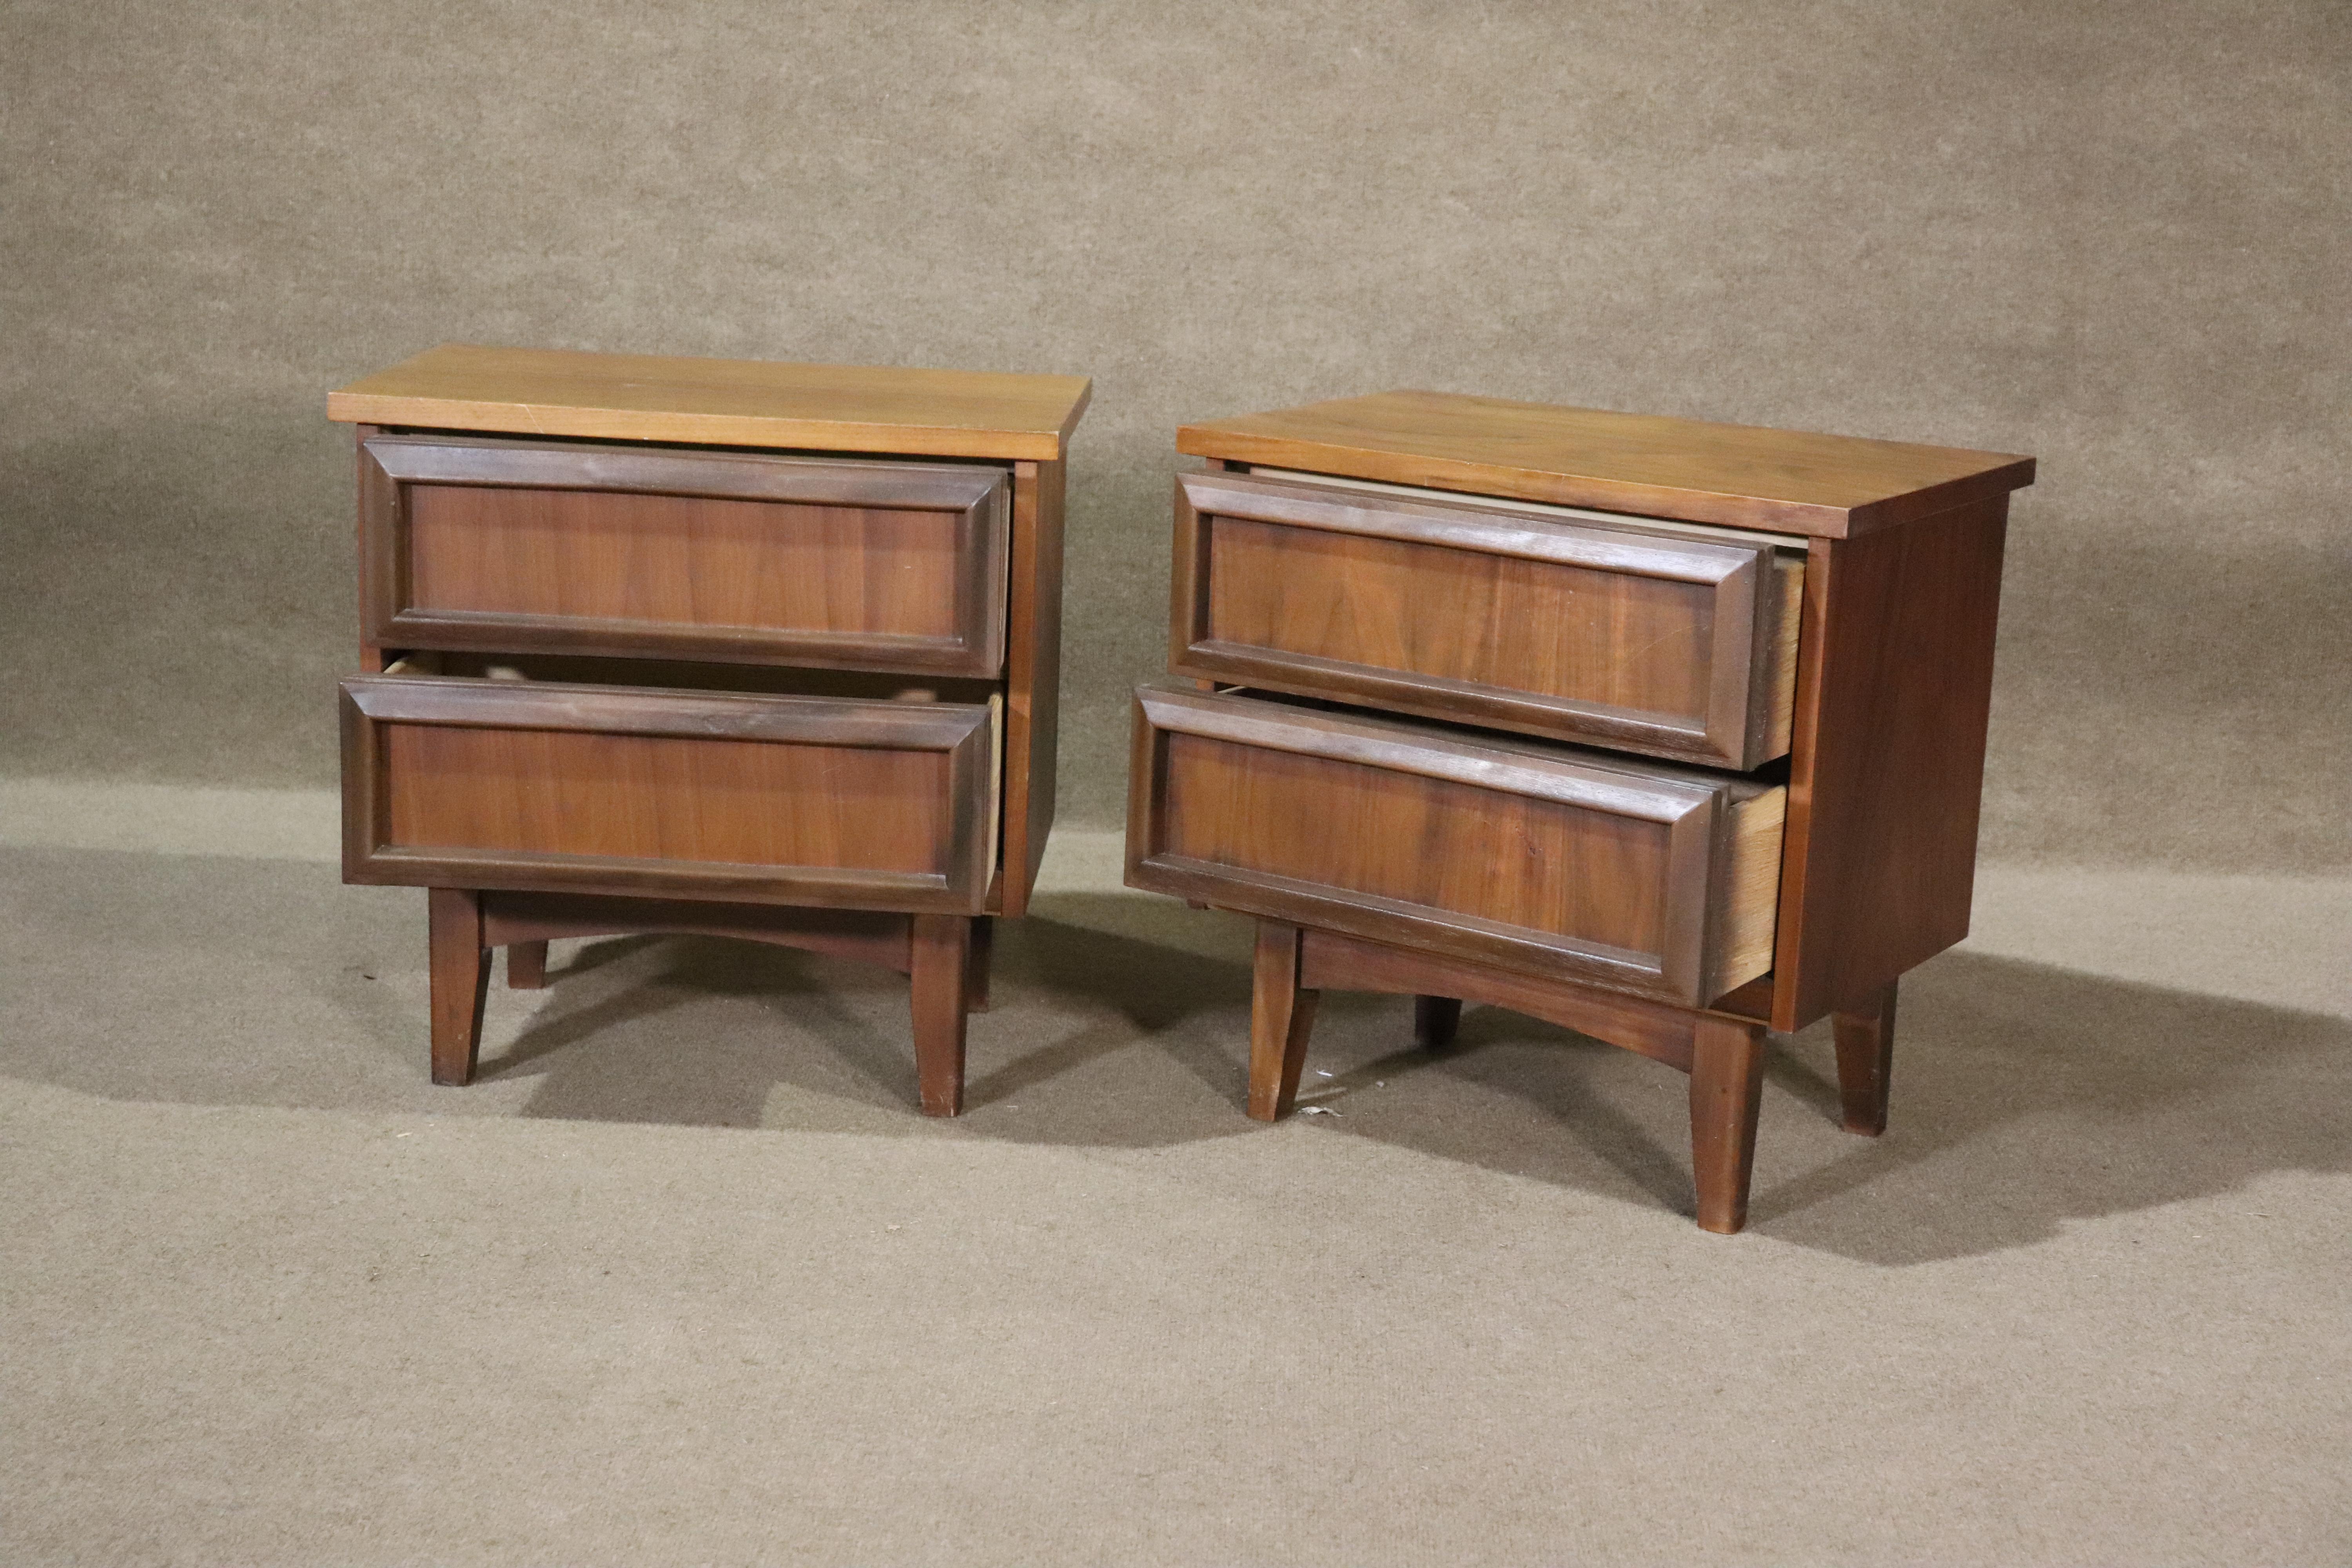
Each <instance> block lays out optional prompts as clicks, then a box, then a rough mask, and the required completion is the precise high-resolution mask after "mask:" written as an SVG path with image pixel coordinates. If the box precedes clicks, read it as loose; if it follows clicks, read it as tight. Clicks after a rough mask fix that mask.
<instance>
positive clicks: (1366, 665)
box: [1170, 474, 1803, 768]
mask: <svg viewBox="0 0 2352 1568" xmlns="http://www.w3.org/2000/svg"><path fill="white" fill-rule="evenodd" d="M1176 489H1177V495H1176V513H1177V515H1176V552H1175V554H1176V569H1175V576H1174V579H1173V585H1172V595H1171V612H1172V614H1171V623H1172V631H1171V657H1170V669H1171V672H1173V673H1176V674H1179V675H1187V676H1193V677H1197V678H1207V679H1221V680H1225V681H1230V682H1234V683H1237V684H1241V685H1247V686H1254V687H1263V688H1266V689H1274V690H1280V691H1290V692H1296V693H1298V694H1301V695H1305V696H1316V697H1330V698H1336V699H1338V700H1343V701H1349V702H1353V703H1359V704H1362V705H1367V706H1372V707H1378V708H1383V709H1389V710H1395V711H1399V712H1407V713H1415V714H1420V715H1423V716H1425V717H1430V718H1441V719H1448V720H1452V721H1457V722H1465V723H1478V724H1486V725H1493V726H1496V727H1498V728H1503V729H1508V730H1514V731H1520V732H1522V733H1528V734H1537V735H1547V736H1551V737H1553V738H1556V739H1561V740H1570V741H1586V742H1594V743H1598V744H1603V745H1611V746H1616V747H1621V748H1623V749H1625V750H1629V751H1636V752H1647V753H1650V754H1653V755H1663V756H1671V757H1678V758H1683V759H1685V760H1691V761H1697V762H1703V763H1712V764H1717V765H1727V766H1732V767H1738V768H1751V767H1755V766H1757V765H1759V763H1763V762H1765V761H1767V760H1769V758H1770V757H1772V756H1776V755H1778V754H1780V751H1781V750H1785V748H1786V744H1787V734H1788V715H1789V713H1790V708H1791V705H1792V702H1793V697H1794V691H1795V676H1796V669H1795V665H1794V662H1793V660H1792V659H1791V658H1790V657H1789V655H1790V653H1791V652H1792V651H1793V650H1792V647H1791V643H1792V640H1793V639H1790V638H1789V637H1785V636H1784V632H1785V630H1786V629H1787V628H1786V626H1784V624H1783V623H1784V622H1787V623H1791V624H1792V623H1793V621H1794V618H1795V612H1796V603H1795V601H1794V599H1793V598H1792V597H1790V595H1788V594H1787V593H1786V592H1785V591H1784V588H1783V582H1782V578H1781V576H1780V564H1779V558H1780V553H1781V552H1778V551H1776V550H1774V549H1773V548H1772V547H1771V546H1770V545H1769V544H1759V543H1754V542H1733V541H1724V540H1713V539H1696V538H1691V537H1687V536H1683V535H1676V534H1673V533H1667V532H1663V531H1659V532H1648V533H1644V532H1643V531H1640V530H1639V529H1637V528H1634V527H1631V526H1624V527H1618V526H1612V525H1606V524H1598V523H1593V522H1589V521H1551V520H1549V519H1544V518H1538V517H1532V516H1528V515H1525V514H1522V513H1517V512H1504V511H1492V510H1480V509H1478V508H1476V507H1474V506H1469V505H1460V506H1444V505H1436V504H1432V503H1430V502H1426V501H1419V500H1402V499H1391V498H1390V497H1387V496H1385V495H1381V494H1378V493H1370V492H1367V491H1364V490H1361V489H1342V488H1339V487H1336V486H1319V487H1318V486H1315V485H1310V484H1301V483H1297V482H1288V481H1284V482H1276V481H1272V480H1266V479H1257V478H1255V477H1254V476H1253V477H1241V476H1233V475H1224V474H1194V475H1185V476H1182V477H1181V478H1180V479H1178V481H1177V487H1176ZM1802 570H1803V568H1802V563H1801V558H1792V559H1791V560H1790V572H1791V573H1792V574H1794V576H1795V580H1796V581H1800V582H1801V574H1802ZM1791 585H1793V584H1791ZM1784 612H1785V613H1784Z"/></svg>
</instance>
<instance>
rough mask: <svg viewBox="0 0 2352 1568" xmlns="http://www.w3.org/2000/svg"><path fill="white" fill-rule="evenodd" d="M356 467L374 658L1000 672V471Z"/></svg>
mask: <svg viewBox="0 0 2352 1568" xmlns="http://www.w3.org/2000/svg"><path fill="white" fill-rule="evenodd" d="M360 453H361V460H360V476H361V478H360V531H361V567H362V585H361V602H362V606H363V610H364V615H363V624H362V635H363V636H364V637H366V638H367V639H368V640H369V641H371V642H373V643H375V644H377V645H379V646H385V647H394V646H396V647H413V648H499V649H544V650H548V651H551V652H563V653H584V654H647V655H656V656H670V657H675V658H718V659H730V658H731V659H752V660H761V661H777V662H785V663H792V664H798V665H803V666H814V667H822V668H842V669H881V670H897V671H903V672H908V673H914V674H923V673H940V674H946V675H965V676H975V677H981V678H991V677H994V676H997V675H999V674H1001V673H1002V672H1003V667H1004V617H1005V608H1006V603H1005V565H1006V557H1007V536H1008V533H1009V531H1010V522H1011V519H1010V493H1011V490H1012V488H1013V487H1012V482H1011V481H1012V476H1011V475H1010V474H1008V473H1007V472H1006V471H1005V470H1004V469H1002V468H984V467H978V466H965V465H952V466H950V465H925V464H919V463H894V464H878V463H849V462H841V461H834V460H822V459H814V458H778V457H765V456H760V455H756V454H742V455H738V456H721V455H718V454H714V453H709V452H679V451H663V450H650V451H642V452H640V451H617V452H616V451H614V450H613V449H611V448H609V447H591V446H585V445H582V444H578V443H572V444H562V445H559V444H554V443H546V442H536V443H530V442H518V441H494V440H488V439H484V438H480V437H457V436H376V437H371V438H369V439H367V440H365V441H362V443H361V445H360Z"/></svg>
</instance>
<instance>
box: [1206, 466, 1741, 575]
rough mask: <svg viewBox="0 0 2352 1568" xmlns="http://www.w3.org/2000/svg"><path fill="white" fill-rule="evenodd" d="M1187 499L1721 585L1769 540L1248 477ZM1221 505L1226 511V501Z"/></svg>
mask: <svg viewBox="0 0 2352 1568" xmlns="http://www.w3.org/2000/svg"><path fill="white" fill-rule="evenodd" d="M1176 483H1177V485H1178V487H1179V488H1180V489H1181V490H1182V491H1183V492H1184V497H1185V500H1186V501H1187V502H1188V503H1189V504H1190V505H1191V506H1192V509H1193V510H1195V511H1196V512H1198V513H1200V514H1201V515H1202V516H1203V517H1231V518H1235V519H1238V520H1241V521H1264V522H1277V523H1283V524H1286V525H1288V526H1290V527H1294V528H1314V529H1321V530H1324V531H1328V532H1332V533H1353V534H1362V535H1365V536H1368V537H1370V538H1375V539H1391V540H1396V541H1398V542H1402V543H1410V544H1427V545H1433V546H1437V547H1441V548H1444V549H1452V550H1468V551H1474V552H1477V553H1479V554H1483V555H1508V556H1515V557H1517V558H1519V559H1521V560H1527V561H1541V562H1546V563H1551V564H1554V565H1561V566H1581V567H1586V568H1589V569H1591V570H1592V571H1597V572H1612V573H1623V574H1630V575H1634V576H1647V577H1667V578H1671V579H1673V580H1675V581H1676V582H1687V583H1705V584H1720V583H1722V582H1723V581H1724V580H1725V579H1726V578H1728V577H1729V576H1731V575H1732V574H1734V573H1736V572H1738V571H1739V570H1740V569H1741V568H1742V567H1745V566H1750V565H1754V564H1757V563H1758V557H1759V555H1760V554H1762V553H1764V552H1768V551H1769V550H1770V549H1771V548H1772V546H1771V545H1770V544H1769V543H1764V544H1753V543H1730V542H1720V541H1716V540H1693V539H1685V538H1682V537H1678V536H1675V535H1671V534H1666V533H1646V534H1645V533H1643V532H1641V531H1639V529H1638V527H1627V526H1624V525H1622V524H1618V523H1615V522H1607V523H1602V522H1585V521H1572V520H1568V519H1549V518H1531V517H1526V516H1521V515H1517V514H1514V513H1509V512H1504V511H1498V510H1482V509H1480V508H1479V507H1478V506H1477V505H1475V503H1474V502H1467V501H1465V502H1461V503H1453V502H1448V503H1445V504H1442V505H1441V504H1435V503H1432V502H1427V501H1419V500H1395V499H1393V498H1382V499H1381V504H1380V505H1377V506H1375V505H1370V504H1367V503H1366V502H1364V501H1360V500H1355V499H1353V498H1352V497H1351V496H1350V495H1349V494H1348V493H1347V492H1344V491H1334V490H1333V489H1329V488H1328V487H1324V486H1318V485H1303V484H1291V483H1286V482H1282V481H1276V480H1269V479H1258V478H1257V477H1256V476H1255V475H1243V474H1180V475H1178V476H1177V479H1176ZM1220 503H1222V504H1220Z"/></svg>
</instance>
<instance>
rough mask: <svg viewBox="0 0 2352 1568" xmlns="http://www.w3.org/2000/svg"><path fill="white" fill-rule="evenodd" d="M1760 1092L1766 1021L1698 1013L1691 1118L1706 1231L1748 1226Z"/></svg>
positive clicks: (1695, 1172) (1732, 1230)
mask: <svg viewBox="0 0 2352 1568" xmlns="http://www.w3.org/2000/svg"><path fill="white" fill-rule="evenodd" d="M1763 1096H1764V1026H1763V1025H1761V1024H1752V1023H1749V1022H1748V1021H1747V1020H1745V1019H1740V1018H1729V1017H1725V1016H1723V1015H1721V1014H1718V1013H1702V1014H1700V1015H1699V1018H1698V1025H1697V1027H1696V1030H1695V1031H1694V1032H1693V1037H1692V1040H1691V1079H1690V1122H1691V1175H1692V1178H1693V1180H1694V1181H1695V1183H1696V1185H1697V1188H1698V1227H1699V1228H1700V1229H1701V1230H1711V1231H1714V1232H1715V1233H1716V1234H1717V1235H1719V1236H1730V1235H1732V1234H1733V1233H1735V1232H1737V1231H1738V1229H1739V1228H1740V1227H1741V1226H1745V1225H1746V1224H1747V1223H1748V1178H1749V1176H1750V1175H1751V1174H1752V1173H1753V1172H1754V1170H1755V1167H1756V1112H1757V1109H1758V1106H1759V1102H1760V1101H1761V1100H1763Z"/></svg>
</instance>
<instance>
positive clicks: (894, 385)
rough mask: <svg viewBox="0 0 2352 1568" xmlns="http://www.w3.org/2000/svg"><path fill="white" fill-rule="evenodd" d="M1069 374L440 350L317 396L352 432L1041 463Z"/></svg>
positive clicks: (1050, 448) (1056, 430) (1068, 395)
mask: <svg viewBox="0 0 2352 1568" xmlns="http://www.w3.org/2000/svg"><path fill="white" fill-rule="evenodd" d="M1092 386H1093V384H1092V383H1091V382H1089V381H1088V380H1087V378H1086V377H1085V376H1081V375H1010V374H1002V373H998V372H991V371H962V370H896V369H880V368H872V367H866V366H860V365H832V364H783V363H770V362H766V361H761V360H725V359H681V358H672V357H666V356H653V355H645V354H604V353H576V352H574V351H572V350H568V349H508V348H484V347H480V346H478V345H476V344H473V343H444V344H442V345H441V346H440V347H439V348H436V349H428V350H426V351H425V353H421V354H418V355H417V356H416V357H415V359H411V360H404V361H403V362H401V363H399V364H396V365H394V366H393V367H392V368H391V369H389V370H383V371H378V372H377V373H376V374H373V375H371V376H366V377H363V378H362V379H361V380H358V381H355V382H353V383H352V384H350V385H349V386H346V387H342V388H340V389H338V390H337V391H334V392H331V393H330V394H328V395H327V416H328V417H329V418H331V419H340V420H343V421H346V422H349V423H352V424H364V425H406V426H425V427H427V428H431V429H438V430H499V431H506V432H511V433H530V434H535V435H542V436H572V437H590V438H603V439H606V440H631V441H688V442H698V443H707V444H710V445H716V446H729V447H802V448H814V449H819V450H825V451H842V452H896V453H906V454H910V455H915V456H923V457H953V458H999V459H1003V458H1014V459H1019V458H1033V459H1036V460H1039V461H1054V460H1056V459H1058V458H1061V457H1062V455H1063V453H1064V451H1065V450H1066V447H1067V444H1068V440H1069V435H1070V430H1071V428H1072V427H1073V426H1076V424H1077V422H1078V416H1079V415H1080V414H1082V413H1083V412H1085V410H1086V406H1087V397H1088V395H1089V394H1090V392H1091V390H1092Z"/></svg>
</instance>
